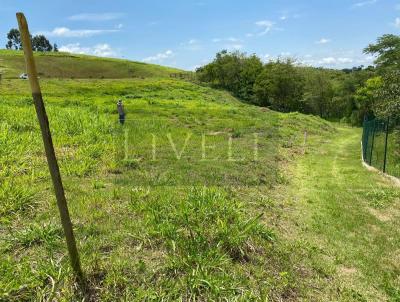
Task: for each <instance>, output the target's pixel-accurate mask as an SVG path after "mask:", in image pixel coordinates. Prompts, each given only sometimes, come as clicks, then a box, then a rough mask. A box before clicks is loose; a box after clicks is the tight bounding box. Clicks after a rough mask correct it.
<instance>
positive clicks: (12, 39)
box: [6, 28, 58, 51]
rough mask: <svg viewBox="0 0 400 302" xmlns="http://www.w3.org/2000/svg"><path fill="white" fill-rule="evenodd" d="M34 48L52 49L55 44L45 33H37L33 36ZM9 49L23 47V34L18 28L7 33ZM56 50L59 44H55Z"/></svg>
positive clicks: (38, 49) (40, 49)
mask: <svg viewBox="0 0 400 302" xmlns="http://www.w3.org/2000/svg"><path fill="white" fill-rule="evenodd" d="M30 38H31V42H32V50H34V51H52V50H53V46H52V45H51V44H50V41H49V40H48V39H47V38H46V37H45V36H44V35H37V36H34V37H33V38H32V36H30ZM6 48H7V49H16V50H21V49H22V42H21V35H20V32H19V30H18V29H16V28H12V29H11V30H10V31H9V32H8V34H7V44H6ZM54 51H58V47H57V44H54Z"/></svg>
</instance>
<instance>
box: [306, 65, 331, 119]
mask: <svg viewBox="0 0 400 302" xmlns="http://www.w3.org/2000/svg"><path fill="white" fill-rule="evenodd" d="M333 100H334V90H333V85H332V82H331V80H330V79H329V77H328V75H327V74H325V72H324V71H323V70H318V71H316V72H314V73H312V74H311V75H310V76H309V77H308V78H307V92H306V94H305V101H306V103H307V105H308V107H309V108H311V109H312V112H313V113H315V114H318V115H319V116H320V117H322V118H327V117H330V116H331V115H332V110H331V107H334V106H333Z"/></svg>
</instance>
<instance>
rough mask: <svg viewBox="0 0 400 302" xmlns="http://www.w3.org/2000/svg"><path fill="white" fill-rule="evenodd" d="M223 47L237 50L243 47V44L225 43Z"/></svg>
mask: <svg viewBox="0 0 400 302" xmlns="http://www.w3.org/2000/svg"><path fill="white" fill-rule="evenodd" d="M225 48H226V49H228V50H239V49H242V48H243V44H227V45H225Z"/></svg>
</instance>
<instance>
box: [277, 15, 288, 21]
mask: <svg viewBox="0 0 400 302" xmlns="http://www.w3.org/2000/svg"><path fill="white" fill-rule="evenodd" d="M279 19H280V20H282V21H285V20H287V19H288V17H287V16H281V17H280V18H279Z"/></svg>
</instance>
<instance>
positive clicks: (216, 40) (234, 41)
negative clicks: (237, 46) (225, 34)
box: [212, 37, 242, 43]
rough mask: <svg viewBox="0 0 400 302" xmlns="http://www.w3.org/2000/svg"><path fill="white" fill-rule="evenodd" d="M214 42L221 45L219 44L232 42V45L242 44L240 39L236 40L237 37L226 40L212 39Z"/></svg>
mask: <svg viewBox="0 0 400 302" xmlns="http://www.w3.org/2000/svg"><path fill="white" fill-rule="evenodd" d="M212 41H213V42H214V43H219V42H232V43H236V42H242V40H241V39H238V38H235V37H229V38H224V39H221V38H214V39H212Z"/></svg>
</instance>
